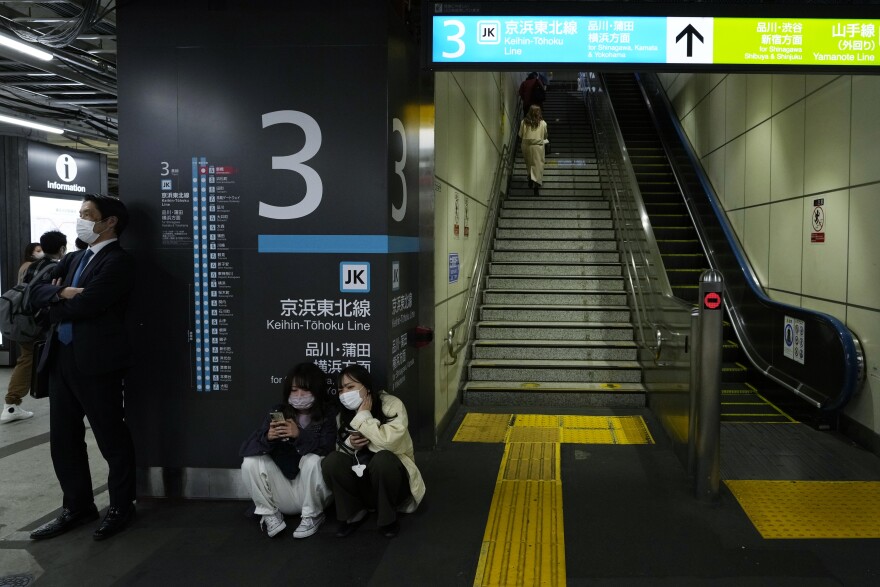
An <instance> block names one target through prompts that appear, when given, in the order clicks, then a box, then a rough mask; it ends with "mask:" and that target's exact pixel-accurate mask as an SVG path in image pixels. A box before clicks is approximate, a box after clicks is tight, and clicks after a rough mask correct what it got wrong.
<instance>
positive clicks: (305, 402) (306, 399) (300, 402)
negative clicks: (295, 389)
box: [287, 393, 315, 410]
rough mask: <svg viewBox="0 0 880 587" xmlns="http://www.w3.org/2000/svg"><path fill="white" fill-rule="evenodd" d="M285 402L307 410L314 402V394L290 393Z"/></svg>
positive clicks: (298, 408)
mask: <svg viewBox="0 0 880 587" xmlns="http://www.w3.org/2000/svg"><path fill="white" fill-rule="evenodd" d="M287 403H289V404H290V405H291V406H293V407H294V408H295V409H297V410H308V409H309V408H311V407H312V405H313V404H314V403H315V396H313V395H312V394H310V393H309V394H303V395H298V396H297V395H291V396H290V397H289V398H287Z"/></svg>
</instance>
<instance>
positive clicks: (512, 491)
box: [474, 443, 566, 587]
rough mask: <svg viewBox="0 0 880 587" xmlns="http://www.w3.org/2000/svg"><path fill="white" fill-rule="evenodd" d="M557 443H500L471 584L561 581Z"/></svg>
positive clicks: (562, 550)
mask: <svg viewBox="0 0 880 587" xmlns="http://www.w3.org/2000/svg"><path fill="white" fill-rule="evenodd" d="M559 446H560V445H559V444H558V443H509V444H507V446H506V447H505V450H504V457H503V458H502V460H501V468H500V470H499V473H498V478H497V481H496V483H495V493H494V494H493V496H492V505H491V506H490V508H489V519H488V522H487V524H486V531H485V533H484V534H483V544H482V547H481V548H480V561H479V563H478V564H477V573H476V576H475V577H474V585H475V586H481V587H482V586H490V585H491V586H496V585H497V586H507V585H551V586H552V585H560V586H563V585H565V584H566V576H565V533H564V529H563V509H562V483H561V479H560V478H559V474H558V473H559V462H560V450H559ZM523 472H525V475H523Z"/></svg>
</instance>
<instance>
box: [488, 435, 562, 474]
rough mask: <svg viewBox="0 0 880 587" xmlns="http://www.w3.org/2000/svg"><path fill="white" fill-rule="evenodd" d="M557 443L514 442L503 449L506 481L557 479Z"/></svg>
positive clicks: (503, 472)
mask: <svg viewBox="0 0 880 587" xmlns="http://www.w3.org/2000/svg"><path fill="white" fill-rule="evenodd" d="M558 452H559V445H558V444H555V443H551V442H515V443H510V444H508V445H507V449H506V450H505V457H506V458H505V461H506V466H505V468H504V470H503V471H502V473H501V476H502V478H503V479H504V480H506V481H557V480H558V475H559V469H558V467H557V466H556V465H557V461H558V457H557V453H558Z"/></svg>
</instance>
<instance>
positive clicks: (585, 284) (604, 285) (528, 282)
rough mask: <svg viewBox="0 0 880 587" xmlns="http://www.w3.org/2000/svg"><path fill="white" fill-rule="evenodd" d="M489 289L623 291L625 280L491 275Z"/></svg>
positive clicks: (487, 281)
mask: <svg viewBox="0 0 880 587" xmlns="http://www.w3.org/2000/svg"><path fill="white" fill-rule="evenodd" d="M486 288H487V289H495V288H501V289H508V288H518V289H525V290H536V289H537V290H548V289H550V290H566V289H573V290H586V289H589V290H598V291H606V290H607V291H621V292H622V291H623V288H624V284H623V278H622V277H619V276H615V277H612V276H596V277H565V276H558V277H545V276H533V275H516V276H500V275H489V276H488V277H487V279H486Z"/></svg>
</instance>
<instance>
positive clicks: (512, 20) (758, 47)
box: [430, 14, 880, 69]
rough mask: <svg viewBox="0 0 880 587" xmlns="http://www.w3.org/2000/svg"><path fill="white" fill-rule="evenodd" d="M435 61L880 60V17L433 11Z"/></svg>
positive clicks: (782, 63) (857, 64)
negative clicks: (479, 13) (689, 15)
mask: <svg viewBox="0 0 880 587" xmlns="http://www.w3.org/2000/svg"><path fill="white" fill-rule="evenodd" d="M431 18H432V23H431V29H432V44H431V58H430V59H431V65H433V66H439V67H440V68H442V67H443V66H447V67H448V66H451V65H453V64H477V63H480V64H494V65H511V64H518V63H522V64H526V63H548V64H566V63H572V64H621V65H632V64H647V65H654V66H660V65H663V66H666V65H669V66H673V65H684V66H687V65H689V64H693V65H698V66H701V67H706V66H712V65H716V66H724V67H730V66H766V67H769V68H771V69H778V68H781V67H786V68H789V69H791V68H796V67H797V66H812V67H816V66H830V67H836V68H843V67H845V68H848V69H858V68H870V67H877V66H880V51H878V47H877V41H878V35H880V19H858V18H777V17H773V18H728V17H686V16H560V17H554V16H509V15H508V16H487V15H482V14H481V15H479V16H473V15H456V14H434V15H433V16H432V17H431Z"/></svg>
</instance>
